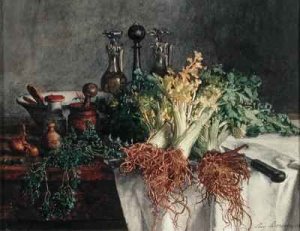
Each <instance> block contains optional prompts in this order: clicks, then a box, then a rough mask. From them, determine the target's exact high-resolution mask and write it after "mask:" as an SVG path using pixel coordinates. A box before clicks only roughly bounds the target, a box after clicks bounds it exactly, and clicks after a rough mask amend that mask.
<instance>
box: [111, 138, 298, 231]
mask: <svg viewBox="0 0 300 231" xmlns="http://www.w3.org/2000/svg"><path fill="white" fill-rule="evenodd" d="M241 144H248V146H249V148H248V149H245V150H243V151H242V152H243V153H245V154H246V155H247V156H249V157H251V158H254V159H259V160H261V161H264V162H265V163H267V164H269V165H271V166H273V167H275V168H278V169H280V170H282V171H284V172H285V173H286V175H287V179H286V180H285V181H284V182H282V183H273V182H272V181H271V180H270V179H269V178H268V177H266V176H265V175H263V174H261V173H260V172H257V171H255V170H252V171H251V178H250V180H249V183H248V184H247V182H245V183H244V184H243V197H244V199H245V201H246V203H247V206H248V207H249V209H248V210H247V211H248V212H249V214H250V215H251V217H252V228H251V230H257V231H299V230H300V222H299V219H300V213H299V209H300V198H299V192H300V189H299V167H300V164H299V162H300V161H299V158H300V157H299V137H295V136H293V137H281V136H279V135H274V134H268V135H262V136H259V137H257V138H245V139H238V140H236V139H234V138H233V137H229V138H228V139H227V140H226V141H225V142H224V143H223V144H222V145H223V146H225V147H227V148H235V147H238V146H240V145H241ZM115 180H116V186H117V190H118V194H119V197H120V201H121V205H122V209H123V213H124V217H125V220H126V223H127V227H128V230H129V231H151V229H152V225H153V223H154V217H153V214H152V206H151V203H150V202H149V200H148V198H147V196H146V192H145V188H144V183H143V180H142V178H141V176H139V175H134V174H131V175H128V176H123V175H120V174H119V172H118V170H116V171H115ZM185 195H186V196H187V198H188V207H189V209H190V211H191V213H190V218H188V217H189V216H188V213H187V212H185V213H184V214H182V215H180V216H179V219H178V226H177V227H174V226H173V222H172V214H169V213H167V214H165V215H164V217H163V219H162V220H161V221H157V226H156V227H157V229H156V230H157V231H222V230H224V231H229V230H232V231H234V230H235V229H234V228H233V227H230V226H227V227H226V224H225V223H224V221H223V219H222V211H221V209H220V207H219V205H217V204H214V203H211V204H210V205H208V204H207V203H205V202H204V203H197V202H199V201H200V200H201V197H200V193H199V192H197V191H196V187H195V186H192V187H190V188H188V189H187V190H186V192H185ZM244 222H245V227H242V228H241V229H240V230H241V231H242V230H246V227H247V222H248V221H247V220H246V219H245V221H244Z"/></svg>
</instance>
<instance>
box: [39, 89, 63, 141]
mask: <svg viewBox="0 0 300 231" xmlns="http://www.w3.org/2000/svg"><path fill="white" fill-rule="evenodd" d="M64 100H65V97H64V96H63V95H47V96H46V97H45V101H46V102H47V103H48V105H47V114H46V118H45V120H44V126H43V128H44V131H45V130H47V129H48V124H49V123H54V124H55V125H56V130H57V132H58V133H59V134H61V135H64V134H66V126H67V122H66V118H65V117H64V116H63V111H62V102H63V101H64Z"/></svg>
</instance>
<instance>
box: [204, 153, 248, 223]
mask: <svg viewBox="0 0 300 231" xmlns="http://www.w3.org/2000/svg"><path fill="white" fill-rule="evenodd" d="M239 150H240V148H237V149H235V150H233V151H228V152H225V153H220V152H217V151H209V152H207V153H206V154H205V155H204V157H203V159H202V160H201V162H200V163H199V165H198V178H199V182H200V184H202V185H203V186H204V199H208V200H211V199H214V200H215V201H216V202H217V203H219V204H220V205H221V206H223V205H224V204H225V205H226V211H223V220H224V221H225V222H226V223H227V224H228V225H234V226H235V227H236V228H237V229H238V227H240V226H241V225H242V221H243V218H244V216H245V215H246V216H248V217H249V219H250V227H251V217H250V216H249V214H248V213H247V212H246V211H245V202H244V200H243V198H242V195H241V192H242V186H241V184H242V181H243V180H249V177H250V171H249V169H248V165H247V162H246V160H245V157H244V156H243V155H241V154H239V153H238V151H239ZM222 208H223V207H222Z"/></svg>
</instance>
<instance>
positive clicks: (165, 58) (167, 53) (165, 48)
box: [150, 28, 173, 77]
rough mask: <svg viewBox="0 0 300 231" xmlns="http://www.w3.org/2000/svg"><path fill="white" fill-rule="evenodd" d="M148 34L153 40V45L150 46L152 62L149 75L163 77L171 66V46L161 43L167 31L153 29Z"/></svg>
mask: <svg viewBox="0 0 300 231" xmlns="http://www.w3.org/2000/svg"><path fill="white" fill-rule="evenodd" d="M150 34H151V35H152V36H153V37H154V38H155V43H154V44H153V45H152V48H153V57H154V60H153V65H152V68H151V73H155V74H157V75H159V76H161V77H164V76H165V75H166V74H167V72H168V68H169V67H170V66H171V53H172V49H173V45H171V44H170V43H167V42H164V41H163V37H164V36H165V35H168V34H169V31H167V30H161V29H156V28H154V29H153V30H152V31H151V32H150Z"/></svg>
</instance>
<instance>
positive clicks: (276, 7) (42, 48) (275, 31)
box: [0, 0, 299, 117]
mask: <svg viewBox="0 0 300 231" xmlns="http://www.w3.org/2000/svg"><path fill="white" fill-rule="evenodd" d="M0 4H1V6H2V7H1V8H2V15H1V18H2V23H1V27H2V29H3V30H1V31H2V36H1V40H2V41H0V42H1V44H2V46H1V49H3V52H2V50H1V49H0V53H2V54H3V55H2V57H1V56H0V59H2V60H0V63H1V65H0V70H1V72H3V73H2V74H4V75H3V76H4V78H3V76H1V79H2V84H3V87H2V91H1V99H0V103H1V104H2V103H4V112H3V111H2V113H3V114H2V115H4V116H17V117H21V116H24V115H27V113H26V112H25V110H24V109H23V108H21V107H20V106H18V105H17V104H16V102H15V97H16V96H18V95H20V94H23V93H26V89H25V86H26V84H27V83H32V84H33V85H35V86H38V87H40V88H42V89H44V90H75V89H76V90H77V89H80V88H81V86H82V85H83V84H84V83H86V82H95V83H99V81H100V77H101V75H102V74H103V72H104V71H105V69H106V66H107V58H106V53H105V44H106V42H107V40H106V38H105V37H104V36H103V35H102V32H103V31H104V30H105V29H108V30H109V29H120V30H123V31H124V32H125V33H124V37H123V39H122V41H123V43H124V47H125V69H126V74H127V76H128V77H129V76H130V70H131V68H132V50H131V41H130V40H129V39H128V37H127V29H128V27H129V26H130V25H131V24H132V23H134V22H138V23H140V24H142V25H144V26H145V28H146V29H147V30H149V29H151V28H152V27H166V28H168V29H169V30H170V31H171V32H172V37H171V41H172V42H173V43H174V44H175V50H174V62H173V66H174V67H176V68H180V67H181V66H183V65H184V63H185V59H186V57H187V56H188V55H191V54H192V52H193V50H199V51H202V52H203V54H204V58H205V62H206V63H207V64H213V63H222V64H224V66H225V67H227V68H235V69H238V70H241V71H243V72H252V73H256V74H257V75H260V76H261V77H262V78H263V87H262V90H261V95H262V97H263V99H264V100H266V101H268V102H270V103H272V104H273V105H274V107H275V109H276V110H277V111H280V112H297V111H298V101H299V96H298V94H299V87H298V84H299V69H298V67H299V66H298V62H299V53H298V52H299V47H298V39H299V1H298V0H276V1H274V0H226V1H224V0H148V1H146V0H0ZM151 41H152V40H151V39H150V38H149V37H147V38H146V39H145V40H144V41H143V43H142V45H143V48H142V61H143V67H144V68H145V69H146V70H149V68H150V66H151V48H150V43H151ZM3 70H4V71H3Z"/></svg>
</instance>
